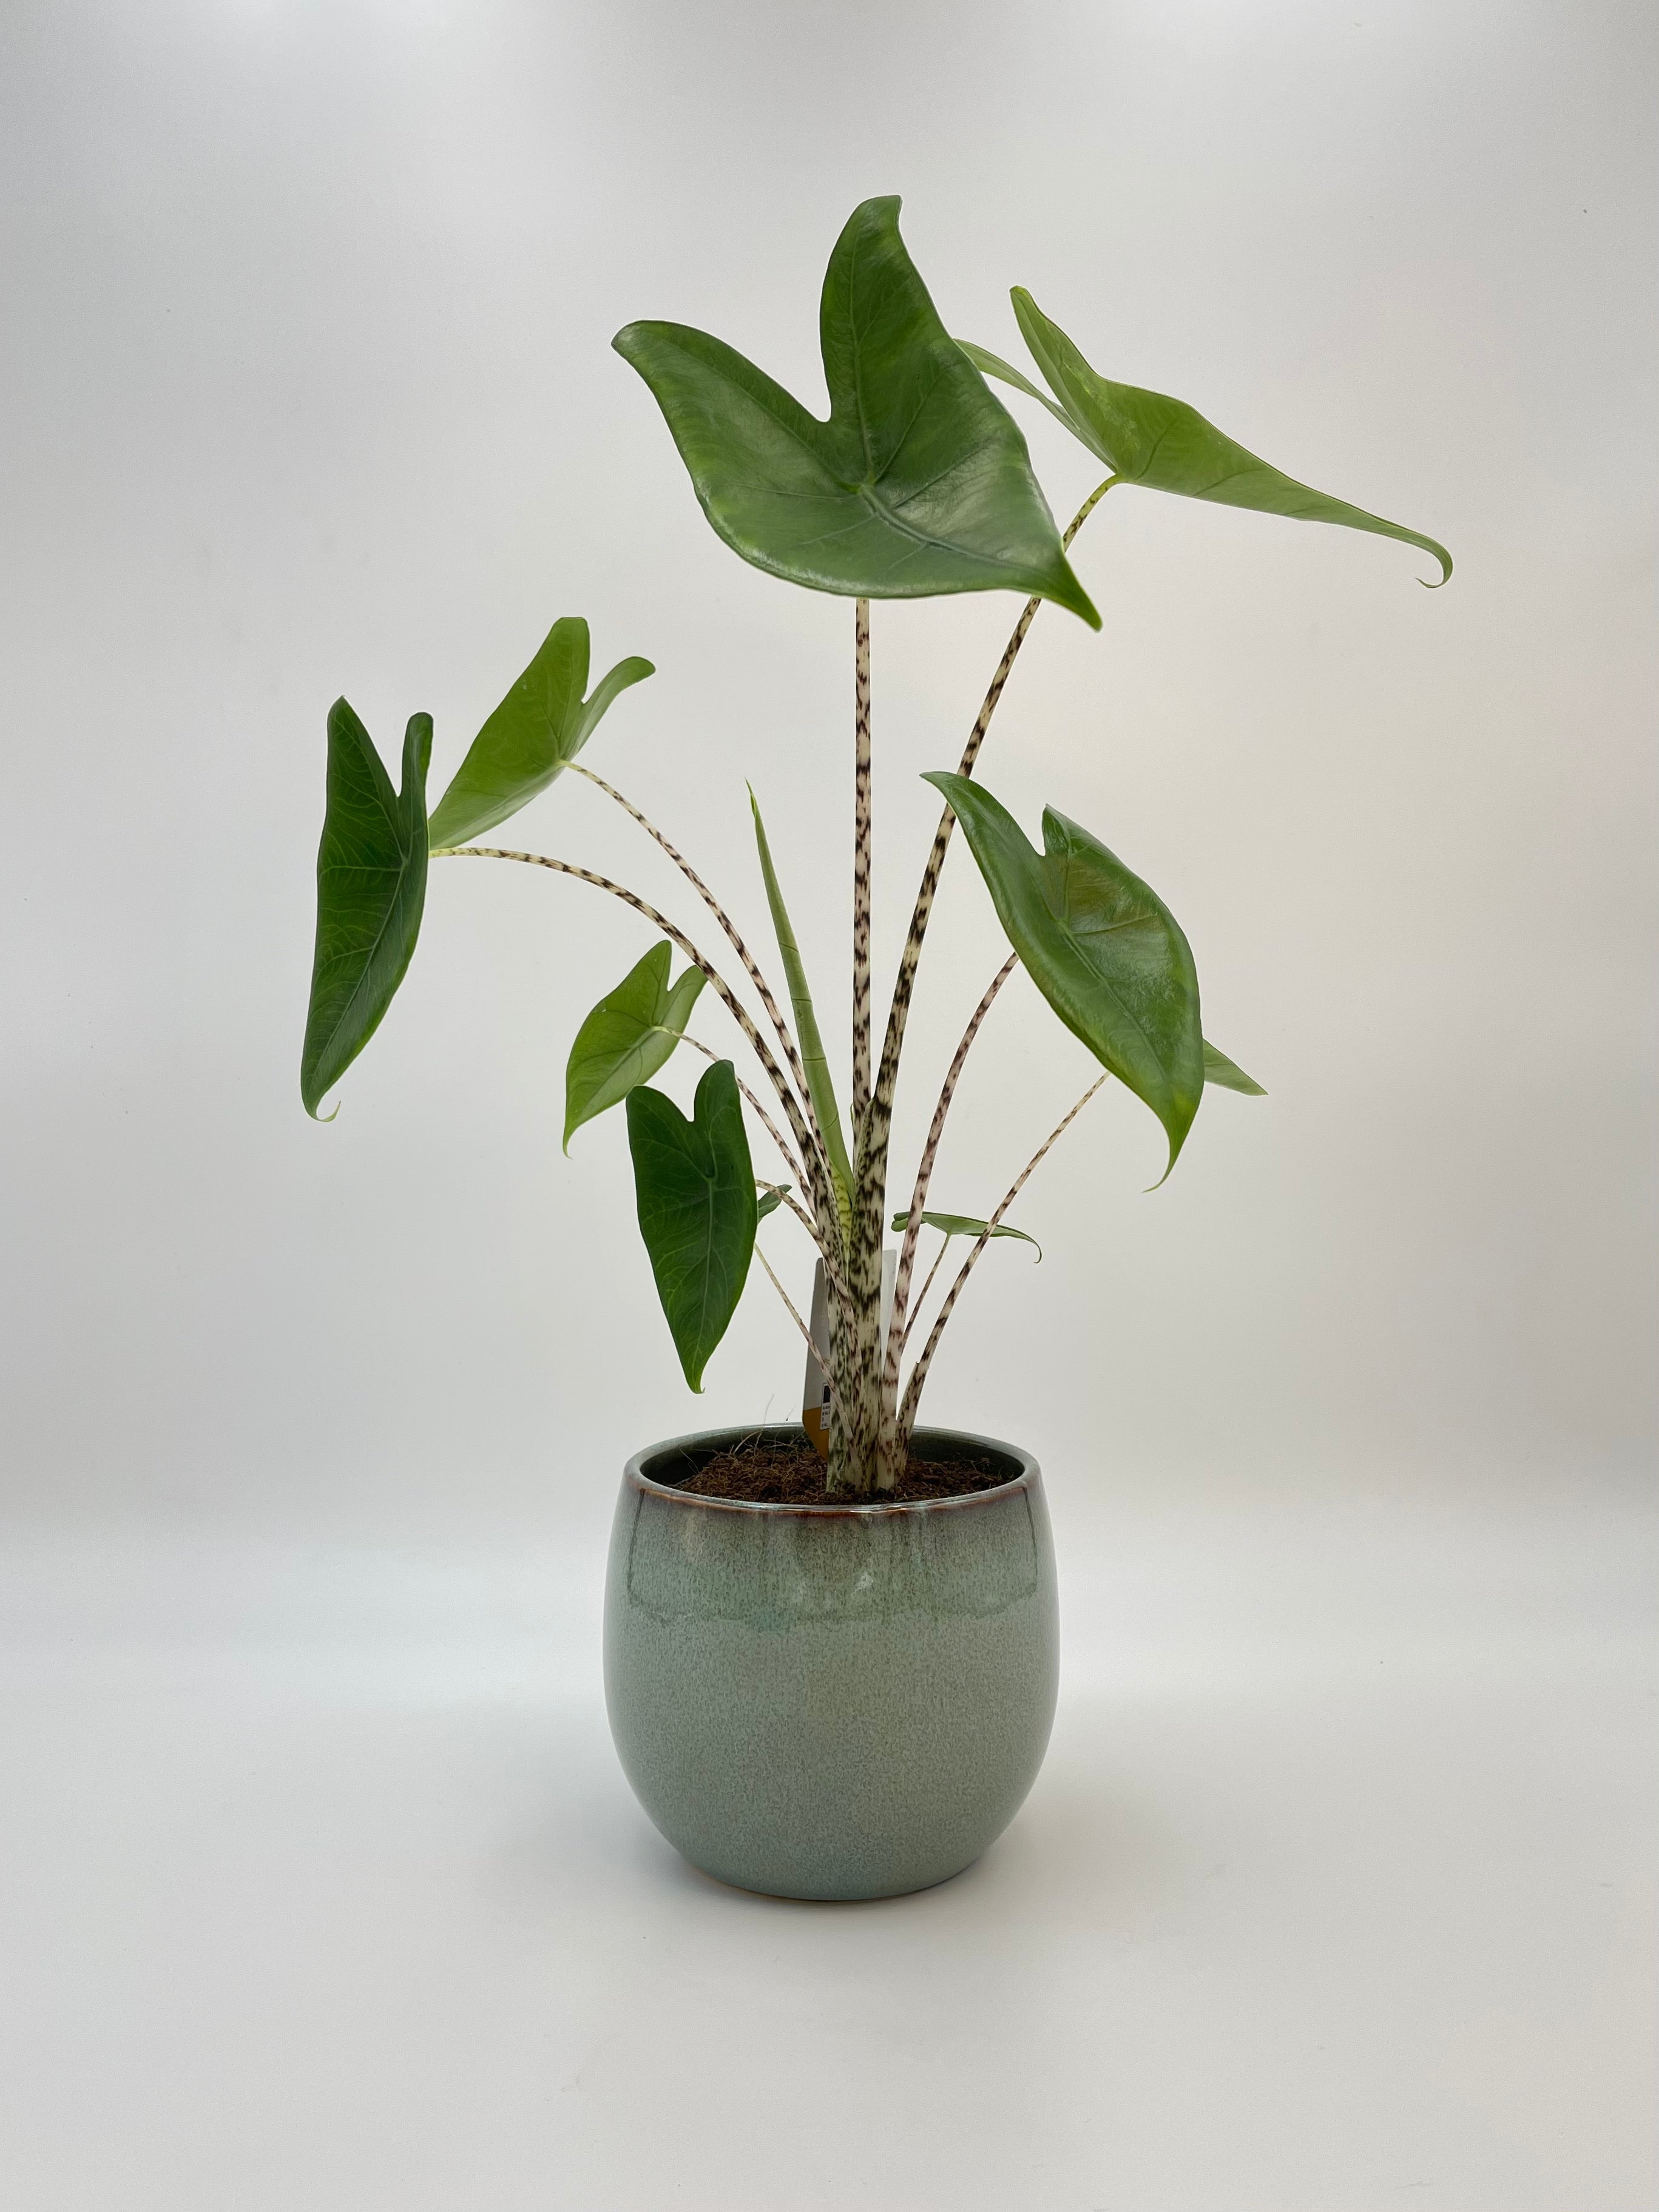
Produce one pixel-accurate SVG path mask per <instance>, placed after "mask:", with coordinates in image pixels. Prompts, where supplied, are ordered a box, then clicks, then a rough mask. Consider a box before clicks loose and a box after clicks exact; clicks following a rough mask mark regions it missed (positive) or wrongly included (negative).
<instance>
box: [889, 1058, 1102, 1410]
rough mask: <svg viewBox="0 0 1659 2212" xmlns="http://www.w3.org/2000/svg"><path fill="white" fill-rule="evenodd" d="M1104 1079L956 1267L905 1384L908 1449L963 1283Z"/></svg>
mask: <svg viewBox="0 0 1659 2212" xmlns="http://www.w3.org/2000/svg"><path fill="white" fill-rule="evenodd" d="M1105 1081H1106V1078H1105V1076H1103V1075H1097V1077H1096V1078H1095V1079H1094V1081H1093V1082H1092V1083H1091V1085H1089V1088H1088V1089H1087V1090H1086V1091H1085V1092H1084V1094H1083V1096H1082V1097H1081V1098H1079V1100H1078V1102H1077V1104H1076V1105H1075V1106H1073V1109H1072V1110H1071V1112H1070V1113H1069V1114H1067V1115H1066V1117H1065V1119H1064V1120H1063V1121H1060V1123H1059V1124H1058V1126H1057V1127H1055V1128H1054V1129H1052V1130H1051V1131H1050V1132H1049V1133H1048V1136H1047V1137H1046V1138H1045V1139H1043V1141H1042V1144H1040V1145H1039V1146H1037V1148H1036V1152H1033V1153H1032V1155H1031V1157H1030V1159H1029V1160H1027V1161H1026V1163H1025V1164H1024V1167H1023V1168H1022V1169H1021V1170H1020V1171H1019V1173H1018V1175H1017V1176H1015V1177H1014V1180H1013V1182H1012V1183H1011V1184H1010V1185H1009V1188H1008V1191H1007V1194H1006V1197H1005V1198H1004V1199H1003V1201H1002V1203H1001V1205H1000V1206H998V1208H997V1210H996V1212H994V1214H993V1215H992V1216H991V1218H990V1219H989V1220H988V1221H987V1223H986V1225H985V1226H984V1228H983V1229H982V1230H981V1231H980V1233H979V1236H978V1237H977V1238H976V1239H975V1243H974V1249H973V1250H972V1251H971V1252H970V1253H969V1255H968V1257H967V1258H966V1259H965V1260H964V1261H963V1263H962V1266H961V1267H960V1268H959V1269H958V1270H957V1279H956V1280H955V1282H954V1283H952V1284H951V1287H950V1289H949V1290H948V1291H946V1292H945V1304H943V1305H942V1306H941V1307H940V1308H939V1316H938V1318H937V1319H936V1320H935V1322H934V1323H933V1328H931V1329H930V1330H929V1331H928V1334H927V1343H926V1344H924V1345H923V1346H922V1347H921V1358H919V1359H918V1360H917V1361H916V1364H915V1366H914V1367H913V1368H912V1369H911V1370H910V1380H909V1382H908V1383H907V1384H906V1385H905V1390H904V1403H903V1404H902V1406H901V1407H899V1416H898V1425H899V1435H900V1437H902V1440H903V1443H904V1446H905V1449H907V1450H908V1448H909V1443H910V1437H911V1432H912V1431H913V1430H914V1429H915V1425H916V1407H917V1405H918V1404H919V1403H920V1401H921V1390H922V1385H923V1384H924V1383H926V1382H927V1370H928V1369H929V1367H931V1366H932V1364H933V1354H934V1352H937V1351H938V1349H939V1339H940V1337H942V1336H943V1335H944V1334H945V1323H946V1322H948V1321H949V1320H950V1318H951V1313H952V1311H953V1310H954V1309H955V1306H956V1303H957V1299H958V1298H959V1297H961V1296H962V1286H963V1284H964V1283H965V1282H966V1281H967V1279H968V1278H969V1275H971V1274H972V1273H973V1272H974V1263H975V1261H976V1260H977V1259H978V1258H979V1255H980V1254H981V1252H982V1251H983V1250H984V1249H985V1248H986V1246H987V1244H988V1243H990V1241H991V1237H992V1235H993V1232H994V1231H995V1229H996V1226H997V1224H998V1223H999V1222H1000V1220H1001V1219H1002V1217H1003V1215H1004V1214H1005V1213H1006V1212H1007V1211H1008V1209H1009V1207H1010V1206H1012V1204H1013V1202H1014V1200H1016V1199H1017V1198H1018V1196H1019V1194H1020V1193H1021V1191H1023V1190H1024V1188H1025V1186H1026V1184H1027V1182H1029V1181H1030V1176H1031V1171H1032V1170H1033V1169H1034V1168H1036V1167H1037V1166H1038V1165H1039V1164H1041V1162H1042V1160H1044V1159H1045V1158H1047V1157H1048V1153H1049V1152H1050V1151H1051V1150H1052V1149H1053V1147H1054V1145H1055V1144H1056V1143H1058V1141H1059V1139H1060V1138H1061V1137H1063V1136H1064V1135H1065V1134H1066V1131H1067V1130H1068V1129H1069V1128H1070V1127H1071V1126H1072V1124H1073V1121H1076V1119H1077V1117H1078V1115H1079V1114H1080V1113H1081V1112H1082V1111H1083V1109H1084V1108H1085V1106H1086V1105H1087V1104H1088V1103H1089V1101H1090V1100H1091V1098H1092V1097H1094V1095H1095V1093H1096V1091H1098V1090H1099V1088H1100V1086H1101V1085H1102V1084H1103V1083H1104V1082H1105Z"/></svg>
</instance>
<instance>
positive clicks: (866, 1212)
mask: <svg viewBox="0 0 1659 2212" xmlns="http://www.w3.org/2000/svg"><path fill="white" fill-rule="evenodd" d="M853 639H854V718H853V738H854V796H853V815H854V831H853V1089H852V1117H853V1137H854V1169H853V1180H854V1193H853V1209H852V1210H853V1222H852V1236H851V1238H850V1240H849V1249H848V1255H847V1275H848V1294H849V1302H850V1305H851V1312H850V1314H849V1315H848V1322H849V1324H850V1326H849V1327H848V1329H847V1330H846V1331H844V1332H843V1339H844V1340H843V1342H842V1345H841V1346H840V1351H841V1354H842V1359H843V1362H844V1364H843V1366H842V1402H843V1406H844V1408H845V1418H844V1420H843V1421H842V1423H841V1424H840V1425H839V1426H840V1428H841V1429H842V1431H844V1434H842V1435H838V1434H837V1433H836V1426H833V1425H832V1428H831V1432H830V1462H829V1472H830V1478H831V1481H832V1485H834V1486H836V1487H844V1488H847V1489H849V1490H858V1491H864V1490H868V1489H869V1487H870V1486H871V1484H872V1481H874V1480H877V1466H876V1461H877V1445H878V1440H879V1437H880V1431H881V1376H880V1339H881V1248H882V1232H883V1227H884V1213H885V1206H886V1152H885V1148H883V1151H882V1153H881V1155H880V1157H879V1158H876V1157H874V1156H873V1155H872V1153H871V1152H870V1150H869V1146H868V1144H867V1142H866V1133H867V1129H868V1126H869V1122H870V1119H871V1115H870V918H871V917H870V851H871V836H872V806H871V765H872V763H871V739H870V602H869V601H868V600H867V599H860V600H858V601H857V602H856V603H855V607H854V631H853Z"/></svg>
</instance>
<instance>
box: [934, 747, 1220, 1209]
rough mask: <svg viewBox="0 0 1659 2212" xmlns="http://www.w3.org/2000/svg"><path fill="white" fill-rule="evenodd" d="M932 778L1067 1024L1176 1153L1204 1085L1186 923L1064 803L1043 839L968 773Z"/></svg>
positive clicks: (1023, 956) (1014, 937)
mask: <svg viewBox="0 0 1659 2212" xmlns="http://www.w3.org/2000/svg"><path fill="white" fill-rule="evenodd" d="M924 781H927V782H928V783H931V784H933V785H935V786H936V787H938V788H939V790H940V791H942V792H943V793H944V794H945V798H946V799H947V800H948V801H949V802H950V804H951V807H952V809H953V810H954V811H955V813H956V817H957V820H958V821H959V822H960V823H961V824H962V828H963V836H965V837H966V838H967V840H968V843H969V849H970V850H971V851H972V853H973V855H974V858H975V860H976V861H977V862H978V863H979V871H980V873H981V875H982V876H983V877H984V878H985V882H986V885H987V889H988V890H989V891H990V894H991V897H992V900H993V902H994V904H995V907H996V910H997V914H998V916H999V918H1000V921H1001V923H1002V926H1003V927H1004V929H1005V930H1006V932H1007V933H1008V942H1009V943H1010V944H1011V945H1012V946H1013V948H1014V950H1015V951H1016V952H1018V955H1019V957H1020V961H1021V963H1022V964H1023V965H1024V968H1025V969H1026V970H1027V972H1028V973H1029V974H1030V977H1031V980H1032V981H1033V982H1034V983H1035V984H1036V987H1037V988H1038V990H1040V991H1041V992H1042V995H1043V997H1044V998H1045V999H1047V1000H1048V1004H1049V1005H1050V1006H1052V1007H1053V1008H1054V1012H1056V1013H1057V1014H1058V1015H1059V1016H1060V1019H1061V1021H1063V1022H1064V1023H1065V1024H1066V1028H1067V1029H1069V1030H1072V1031H1073V1033H1074V1034H1075V1035H1076V1036H1079V1037H1081V1038H1082V1040H1083V1042H1084V1043H1085V1044H1086V1045H1087V1046H1088V1048H1089V1049H1090V1051H1091V1052H1092V1053H1093V1054H1094V1055H1095V1057H1096V1058H1097V1060H1099V1061H1100V1062H1101V1064H1102V1066H1104V1067H1108V1068H1109V1069H1110V1070H1111V1072H1112V1073H1113V1074H1114V1075H1115V1076H1116V1077H1117V1078H1118V1079H1119V1080H1120V1081H1121V1082H1122V1083H1124V1084H1126V1085H1127V1086H1128V1088H1129V1089H1130V1090H1131V1091H1133V1092H1134V1094H1135V1096H1136V1097H1137V1098H1140V1099H1143V1100H1144V1101H1145V1102H1146V1104H1147V1105H1148V1106H1150V1107H1151V1108H1152V1111H1153V1113H1154V1114H1156V1115H1157V1116H1158V1120H1159V1121H1161V1122H1162V1123H1163V1124H1164V1131H1165V1133H1167V1135H1168V1137H1169V1139H1170V1160H1169V1167H1166V1168H1165V1170H1164V1173H1165V1174H1166V1175H1167V1174H1168V1173H1169V1170H1170V1168H1172V1167H1173V1166H1174V1165H1175V1164H1176V1158H1177V1156H1178V1154H1179V1153H1180V1151H1181V1147H1182V1144H1183V1143H1184V1142H1185V1140H1186V1136H1187V1132H1188V1129H1189V1128H1190V1127H1192V1123H1193V1116H1194V1115H1195V1114H1196V1113H1197V1111H1198V1109H1199V1103H1200V1100H1201V1099H1202V1097H1203V1095H1204V1042H1203V1037H1202V1035H1201V1033H1200V1029H1199V1012H1198V971H1197V969H1196V968H1195V967H1194V964H1193V955H1192V948H1191V947H1190V946H1189V945H1188V942H1187V939H1186V938H1185V936H1184V935H1183V934H1182V929H1181V925H1180V924H1179V923H1178V922H1177V921H1176V918H1175V916H1174V915H1172V914H1171V913H1170V909H1169V908H1168V907H1166V906H1165V905H1164V902H1163V900H1162V899H1161V898H1159V897H1158V894H1157V893H1156V891H1154V890H1152V888H1151V886H1150V885H1148V884H1144V883H1143V882H1142V881H1141V879H1140V878H1139V876H1137V875H1134V874H1133V873H1132V872H1130V870H1129V869H1127V868H1126V867H1125V866H1124V865H1123V863H1122V861H1121V860H1119V859H1118V857H1117V855H1116V854H1115V853H1112V852H1109V850H1108V849H1107V848H1106V847H1105V846H1104V845H1103V844H1102V843H1101V842H1100V841H1099V839H1098V838H1097V837H1094V836H1091V835H1090V833H1089V831H1088V830H1086V829H1082V828H1080V827H1079V824H1078V823H1075V822H1070V821H1068V820H1067V819H1066V817H1065V816H1064V815H1063V814H1057V813H1056V812H1055V811H1054V809H1053V807H1046V808H1045V809H1044V810H1043V816H1042V842H1043V850H1042V852H1041V853H1038V852H1036V851H1035V850H1034V849H1033V848H1032V847H1031V845H1030V843H1029V842H1028V841H1027V839H1026V836H1025V833H1024V830H1023V829H1021V828H1020V826H1019V824H1018V822H1016V821H1015V820H1014V817H1013V816H1012V814H1010V813H1009V811H1008V810H1007V808H1006V806H1004V805H1001V804H1000V801H999V800H997V799H993V797H992V796H991V794H990V793H989V792H988V791H986V790H984V789H982V788H981V786H980V785H978V784H976V783H973V782H970V781H969V779H968V778H967V777H966V776H963V775H946V774H945V773H944V772H943V771H939V772H936V773H934V774H932V775H928V776H927V777H926V778H925V779H924Z"/></svg>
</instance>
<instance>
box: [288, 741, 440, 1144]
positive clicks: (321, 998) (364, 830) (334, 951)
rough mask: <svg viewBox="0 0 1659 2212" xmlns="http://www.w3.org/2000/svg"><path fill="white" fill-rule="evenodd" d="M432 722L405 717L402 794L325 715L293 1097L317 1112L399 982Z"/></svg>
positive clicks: (421, 862) (422, 832) (421, 892)
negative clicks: (312, 927)
mask: <svg viewBox="0 0 1659 2212" xmlns="http://www.w3.org/2000/svg"><path fill="white" fill-rule="evenodd" d="M431 757H432V717H431V715H430V714H411V715H410V720H409V728H408V730H407V732H406V733H405V735H404V760H403V789H402V790H401V792H394V791H393V790H392V779H391V778H390V777H389V776H388V775H387V774H386V768H385V765H384V763H382V761H381V759H380V754H379V753H378V752H377V751H376V750H374V739H373V738H371V737H370V736H369V734H368V731H367V730H366V729H365V728H364V727H363V726H362V723H361V722H360V721H359V720H358V719H357V717H356V714H354V713H353V712H352V710H351V708H350V707H349V705H348V704H347V703H346V702H345V701H344V700H343V699H337V700H336V701H335V702H334V704H333V706H332V707H331V708H330V709H329V715H328V776H327V786H326V788H327V799H326V802H325V808H324V813H323V836H322V842H321V843H320V845H319V847H318V850H317V945H316V952H315V957H314V958H313V963H312V970H311V1003H310V1006H309V1009H308V1011H307V1016H306V1035H305V1042H304V1044H303V1046H302V1047H301V1053H300V1096H301V1098H302V1099H303V1100H304V1102H305V1109H306V1111H307V1114H309V1115H311V1116H312V1118H313V1120H315V1119H316V1115H317V1109H318V1107H319V1105H321V1103H322V1102H323V1100H324V1099H325V1097H327V1095H328V1093H329V1092H330V1091H331V1090H332V1089H333V1087H334V1085H336V1084H337V1082H338V1081H339V1079H340V1078H341V1077H342V1076H343V1074H344V1073H345V1071H346V1070H347V1068H348V1067H349V1066H350V1065H351V1063H352V1061H353V1060H356V1057H357V1055H358V1054H359V1053H360V1052H361V1051H362V1048H363V1047H364V1046H365V1045H366V1044H367V1043H368V1041H369V1039H370V1037H372V1036H374V1032H375V1030H377V1029H378V1028H379V1027H380V1018H381V1017H382V1016H383V1015H384V1013H385V1012H386V1008H387V1007H388V1006H390V1005H391V1004H392V996H393V994H394V993H395V992H396V990H397V988H398V984H399V983H401V982H402V981H403V980H404V974H405V972H406V970H407V969H408V967H409V963H410V957H411V956H412V955H413V953H414V951H415V940H416V938H417V937H418V936H419V934H420V929H421V909H422V906H423V905H424V904H425V902H426V855H427V834H426V771H427V763H428V761H429V760H430V759H431Z"/></svg>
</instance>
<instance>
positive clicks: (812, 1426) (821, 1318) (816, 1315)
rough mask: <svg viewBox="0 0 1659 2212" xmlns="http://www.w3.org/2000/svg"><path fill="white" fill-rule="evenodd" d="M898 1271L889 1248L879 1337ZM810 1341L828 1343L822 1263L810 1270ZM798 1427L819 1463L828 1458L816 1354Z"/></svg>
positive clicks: (823, 1382) (810, 1359)
mask: <svg viewBox="0 0 1659 2212" xmlns="http://www.w3.org/2000/svg"><path fill="white" fill-rule="evenodd" d="M897 1268H898V1251H897V1248H896V1246H894V1245H891V1244H890V1245H889V1246H888V1247H887V1249H886V1250H885V1251H884V1252H883V1254H882V1255H881V1334H882V1336H883V1338H884V1339H885V1337H886V1334H887V1324H888V1322H890V1320H891V1319H892V1317H893V1277H894V1275H895V1273H896V1271H897ZM812 1341H813V1343H814V1344H821V1345H823V1346H825V1348H826V1349H827V1348H828V1346H829V1290H828V1288H827V1286H826V1285H825V1283H824V1279H823V1261H822V1260H820V1261H818V1263H817V1266H816V1267H814V1268H813V1270H812ZM800 1425H801V1426H802V1428H804V1429H805V1431H806V1433H807V1435H808V1437H810V1438H811V1443H812V1449H813V1450H814V1451H816V1452H817V1455H818V1457H819V1458H820V1459H823V1460H827V1459H828V1458H829V1376H827V1375H826V1374H825V1373H824V1371H823V1368H822V1367H820V1366H819V1364H818V1362H817V1353H816V1352H808V1353H807V1355H806V1380H805V1383H804V1384H803V1385H802V1388H801V1405H800Z"/></svg>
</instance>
